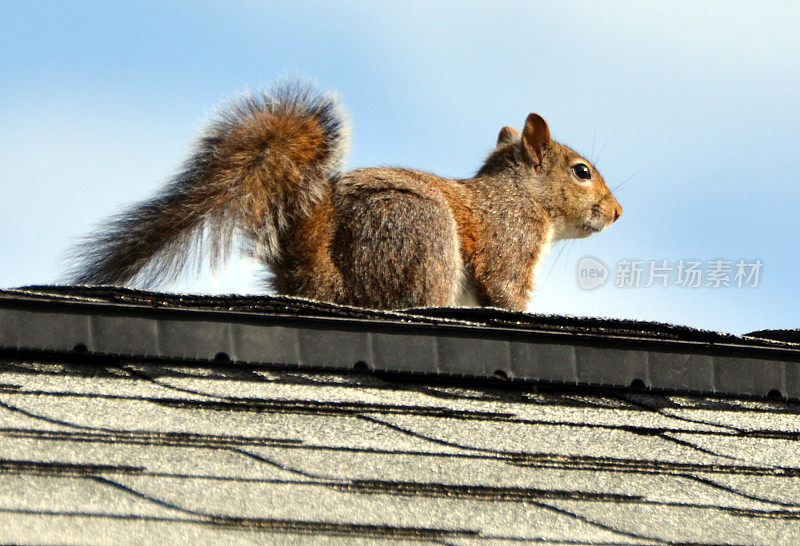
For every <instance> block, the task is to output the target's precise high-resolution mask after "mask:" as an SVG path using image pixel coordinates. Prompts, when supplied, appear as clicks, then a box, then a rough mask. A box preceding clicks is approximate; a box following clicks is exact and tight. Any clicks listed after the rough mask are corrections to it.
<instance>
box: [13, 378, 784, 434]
mask: <svg viewBox="0 0 800 546" xmlns="http://www.w3.org/2000/svg"><path fill="white" fill-rule="evenodd" d="M1 392H2V390H0V393H1ZM11 394H16V395H35V396H53V397H57V398H67V397H75V398H97V399H102V400H124V401H131V402H147V403H152V404H155V405H159V406H164V407H169V408H181V409H184V408H189V409H195V410H209V411H243V412H253V413H292V414H305V415H348V416H357V415H364V414H380V415H408V416H425V417H435V418H441V419H457V420H462V421H492V422H504V423H516V424H523V425H537V426H570V427H575V428H583V427H585V428H596V429H608V430H624V431H627V432H632V433H634V434H640V435H643V436H659V435H661V434H665V433H691V434H700V435H709V436H732V435H740V436H748V437H760V438H764V437H773V436H774V439H789V440H797V439H800V431H798V432H784V431H771V430H744V429H733V428H732V427H726V426H724V425H715V424H713V423H700V424H705V425H707V426H709V427H714V428H721V429H728V430H730V431H731V432H730V433H725V432H719V431H714V430H696V429H682V428H673V427H664V426H653V427H647V426H642V425H626V424H620V425H612V424H603V423H591V422H579V421H566V420H548V419H533V418H527V417H518V416H517V414H514V413H504V412H498V413H496V414H493V413H491V412H488V411H487V412H479V411H471V410H451V409H449V408H437V407H431V408H426V407H425V406H403V405H381V404H367V403H363V404H356V403H349V402H342V403H320V402H316V401H314V400H305V399H289V400H267V399H263V400H256V399H252V400H256V402H254V403H250V402H249V401H250V400H251V399H249V398H248V399H244V401H243V403H241V404H236V403H228V402H221V403H220V402H215V401H205V400H201V401H195V400H185V399H176V398H155V397H149V396H132V395H123V394H98V393H86V392H70V391H55V392H53V391H43V390H15V391H11ZM262 402H263V403H262ZM328 404H332V405H333V407H328ZM318 405H319V406H320V407H319V408H318ZM362 406H364V407H365V409H361V407H362ZM406 410H407V411H406ZM439 410H441V411H439ZM611 411H613V410H611ZM618 411H636V410H618ZM663 417H665V418H668V419H673V417H672V416H669V415H663ZM674 419H675V420H676V421H684V422H689V423H696V422H695V421H691V420H688V419H679V418H677V417H675V418H674Z"/></svg>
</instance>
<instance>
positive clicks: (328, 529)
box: [0, 507, 596, 545]
mask: <svg viewBox="0 0 800 546" xmlns="http://www.w3.org/2000/svg"><path fill="white" fill-rule="evenodd" d="M0 513H3V514H14V515H23V516H25V515H30V516H49V517H54V518H58V517H67V518H76V519H80V518H83V519H108V520H123V521H126V520H135V521H146V522H154V523H162V522H163V523H179V524H186V525H198V526H202V527H217V528H222V530H223V531H252V532H259V531H260V532H264V533H269V534H289V533H295V534H307V535H321V534H324V535H328V536H342V537H364V538H398V539H402V538H410V539H415V538H416V539H425V540H430V541H432V542H434V543H443V542H442V540H443V539H444V538H461V537H462V536H465V538H472V537H474V536H480V537H481V538H494V537H490V536H486V535H478V533H473V532H471V531H469V532H467V533H469V534H468V535H460V534H457V533H456V532H451V531H442V532H441V533H435V535H434V536H440V537H442V538H429V537H419V536H417V535H416V534H414V532H413V531H416V528H413V527H411V528H408V529H411V530H412V532H411V533H408V534H403V533H404V530H405V529H406V528H404V527H396V528H391V527H378V528H377V531H378V532H377V533H374V534H365V533H360V532H358V531H359V530H356V532H350V531H348V530H347V529H344V527H345V525H346V524H336V523H327V522H319V523H317V522H304V521H293V520H266V521H272V522H274V523H275V525H273V526H272V527H269V526H263V525H262V526H252V525H246V524H245V525H242V524H236V523H235V522H234V523H231V522H221V521H216V520H214V519H199V518H189V517H186V518H180V517H166V516H151V515H139V514H110V513H104V512H78V511H68V510H59V511H57V510H28V509H23V508H3V507H0ZM292 525H297V526H298V528H302V529H301V530H297V531H293V530H292V529H289V527H290V526H292ZM337 525H341V526H342V529H341V530H337V529H336V528H335V527H336V526H337ZM315 526H316V527H317V528H315ZM361 527H369V526H367V525H362V526H361ZM376 527H377V526H376ZM392 529H397V530H399V532H398V533H397V535H393V534H391V530H392ZM382 530H383V531H384V532H381V531H382ZM385 531H388V532H385ZM501 538H503V539H506V540H515V541H519V542H528V541H532V542H540V541H538V540H531V539H527V538H513V537H501ZM559 543H560V544H561V543H567V544H587V545H588V544H596V543H594V542H574V541H565V542H559Z"/></svg>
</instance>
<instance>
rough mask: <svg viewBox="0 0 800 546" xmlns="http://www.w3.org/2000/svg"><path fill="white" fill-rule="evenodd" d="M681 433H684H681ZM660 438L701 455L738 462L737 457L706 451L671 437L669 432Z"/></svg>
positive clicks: (660, 435)
mask: <svg viewBox="0 0 800 546" xmlns="http://www.w3.org/2000/svg"><path fill="white" fill-rule="evenodd" d="M681 432H684V431H681ZM717 436H724V435H719V434H718V435H717ZM658 437H659V438H661V439H663V440H667V441H670V442H673V443H675V444H678V445H679V446H683V447H688V448H689V449H693V450H695V451H697V452H699V453H705V454H706V455H712V456H714V457H719V458H720V459H730V460H732V461H735V460H737V457H731V456H730V455H723V454H722V453H717V452H716V451H713V450H711V449H706V448H704V447H700V446H698V445H696V444H693V443H692V442H689V441H686V440H681V439H680V438H673V437H672V436H670V433H669V432H662V433H661V434H659V435H658Z"/></svg>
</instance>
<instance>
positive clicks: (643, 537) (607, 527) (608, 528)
mask: <svg viewBox="0 0 800 546" xmlns="http://www.w3.org/2000/svg"><path fill="white" fill-rule="evenodd" d="M529 502H530V504H533V505H534V506H538V507H539V508H544V509H545V510H549V511H551V512H556V513H558V514H562V515H565V516H569V517H571V518H574V519H576V520H578V521H581V522H583V523H586V524H588V525H591V526H593V527H598V528H600V529H603V530H604V531H610V532H612V533H617V534H619V535H623V536H626V537H629V538H635V539H639V540H651V541H653V542H656V543H658V544H673V543H672V542H671V541H667V540H664V539H662V538H659V537H649V536H646V535H640V534H638V533H634V532H632V531H625V530H623V529H617V528H615V527H612V526H610V525H606V524H605V523H600V522H599V521H594V520H593V519H590V518H588V517H586V516H582V515H580V514H576V513H575V512H572V511H570V510H566V509H564V508H559V507H558V506H552V505H550V504H547V503H545V502H542V501H534V500H532V501H529Z"/></svg>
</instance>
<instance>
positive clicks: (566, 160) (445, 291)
mask: <svg viewBox="0 0 800 546" xmlns="http://www.w3.org/2000/svg"><path fill="white" fill-rule="evenodd" d="M347 148H348V119H347V117H346V116H345V115H344V114H343V112H342V109H341V107H340V105H339V104H338V102H337V100H336V99H335V97H333V96H332V95H329V94H325V93H320V92H318V91H317V90H316V88H315V87H314V86H313V85H309V84H304V83H300V82H283V83H279V84H277V85H275V86H274V87H273V89H272V92H261V93H258V94H255V95H254V94H249V95H247V96H245V97H244V98H242V99H240V100H237V101H235V102H233V103H232V104H231V105H230V106H229V107H228V108H227V109H226V110H224V111H222V112H221V114H220V116H219V118H218V119H217V120H216V121H214V122H213V123H212V124H211V125H210V127H209V128H208V129H207V130H206V132H205V133H204V134H203V135H202V136H201V138H200V140H199V142H198V144H197V146H196V148H195V150H194V152H193V154H192V155H191V156H190V157H189V159H188V161H186V163H185V164H184V166H183V169H182V170H181V171H180V172H179V174H177V176H175V177H174V178H173V179H172V180H171V181H170V182H169V183H168V185H167V186H166V187H165V188H163V189H162V190H161V191H160V192H159V193H158V194H156V195H155V196H154V197H153V198H152V199H149V200H146V201H142V202H140V203H137V204H135V205H134V206H133V207H131V208H130V209H128V210H127V211H125V212H123V213H121V214H120V215H118V216H116V217H114V218H112V219H111V220H110V221H109V222H108V223H107V224H106V226H105V227H102V228H100V230H99V231H96V232H95V233H94V234H92V235H90V236H89V237H88V238H87V240H86V241H85V242H84V243H83V244H81V245H79V247H78V248H77V252H76V253H75V256H76V261H77V266H76V267H75V268H74V269H73V271H72V273H71V274H70V281H71V282H72V283H74V284H84V285H96V284H101V285H131V284H137V285H144V286H151V285H153V284H155V283H159V282H163V281H167V280H174V279H175V278H176V277H177V276H178V274H179V273H180V271H181V269H182V267H183V266H184V265H185V264H186V263H187V262H191V261H192V260H193V259H196V258H197V257H200V258H201V261H202V260H203V259H205V260H208V261H210V263H211V265H212V267H216V266H218V265H220V264H221V263H222V262H223V261H224V260H225V258H226V257H227V256H228V255H229V254H230V251H231V250H232V248H233V247H234V246H235V245H234V242H235V241H237V240H239V239H237V237H242V240H244V241H245V242H246V247H245V250H247V251H248V252H249V253H251V254H252V255H253V256H254V257H255V258H256V259H257V260H258V261H260V262H261V263H262V264H263V265H264V266H266V268H267V269H268V270H269V271H271V272H272V274H273V277H272V279H271V284H272V288H273V289H274V290H275V291H276V292H277V293H279V294H284V295H290V296H299V297H305V298H310V299H315V300H321V301H328V302H333V303H339V304H346V305H353V306H359V307H370V308H376V309H399V308H411V307H426V306H453V305H465V304H466V305H477V306H493V307H500V308H505V309H510V310H525V308H526V306H527V304H528V299H529V295H530V293H531V291H532V289H533V283H534V275H535V270H536V266H537V264H539V263H540V262H541V261H542V258H543V256H544V255H545V253H546V252H547V250H548V249H549V247H550V245H551V243H552V242H553V241H556V240H559V239H565V238H582V237H587V236H589V235H591V234H593V233H596V232H599V231H602V230H603V229H605V228H606V227H608V226H609V225H611V224H612V223H613V222H615V221H616V220H617V219H618V218H619V217H620V215H621V214H622V208H621V207H620V205H619V203H618V202H617V200H616V199H615V198H614V196H613V195H612V194H611V191H610V190H609V189H608V187H607V186H606V183H605V181H604V179H603V177H602V176H601V175H600V173H599V172H597V169H595V168H594V166H592V164H591V163H590V162H589V161H587V160H586V159H584V158H583V157H582V156H581V155H579V154H578V153H577V152H575V151H574V150H572V149H571V148H568V147H567V146H564V145H562V144H560V143H558V142H556V141H554V140H552V139H551V138H550V129H549V127H548V125H547V122H546V121H545V120H544V119H543V118H542V117H541V116H539V115H538V114H533V113H532V114H530V115H529V116H528V117H527V119H526V120H525V126H524V128H523V130H522V133H521V134H520V132H519V131H517V130H516V129H514V128H512V127H503V128H502V129H501V130H500V134H499V136H498V138H497V143H496V146H495V148H494V150H493V151H492V152H491V153H490V154H489V156H488V158H487V159H486V161H485V163H484V164H483V166H482V167H481V168H480V169H479V170H478V172H477V173H476V174H475V176H473V177H472V178H468V179H463V180H458V179H451V178H443V177H440V176H437V175H434V174H430V173H427V172H422V171H418V170H413V169H406V168H394V167H376V168H360V169H355V170H352V171H349V172H343V171H342V164H343V162H344V158H345V153H346V151H347Z"/></svg>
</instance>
